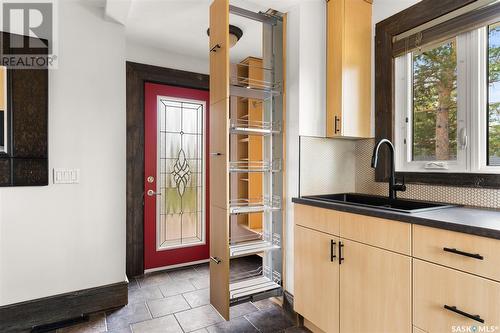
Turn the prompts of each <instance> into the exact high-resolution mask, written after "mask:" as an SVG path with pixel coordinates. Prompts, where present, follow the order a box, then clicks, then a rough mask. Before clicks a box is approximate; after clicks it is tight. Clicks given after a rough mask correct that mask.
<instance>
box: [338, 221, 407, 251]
mask: <svg viewBox="0 0 500 333" xmlns="http://www.w3.org/2000/svg"><path fill="white" fill-rule="evenodd" d="M340 235H341V236H342V237H344V238H348V239H352V240H355V241H358V242H361V243H365V244H368V245H373V246H377V247H381V248H383V249H387V250H391V251H394V252H398V253H402V254H406V255H411V224H408V223H404V222H399V221H392V220H386V219H381V218H376V217H371V216H364V215H359V214H350V213H343V215H342V219H341V220H340Z"/></svg>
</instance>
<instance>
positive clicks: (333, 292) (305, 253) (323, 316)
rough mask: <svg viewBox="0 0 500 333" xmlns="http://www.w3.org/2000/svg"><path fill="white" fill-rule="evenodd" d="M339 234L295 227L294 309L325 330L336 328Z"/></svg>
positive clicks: (331, 330) (329, 330)
mask: <svg viewBox="0 0 500 333" xmlns="http://www.w3.org/2000/svg"><path fill="white" fill-rule="evenodd" d="M338 242H339V239H338V237H335V236H332V235H328V234H325V233H323V232H319V231H316V230H312V229H308V228H305V227H302V226H299V225H297V226H296V227H295V264H294V265H295V266H294V267H295V274H294V276H295V280H294V283H295V292H294V307H295V311H297V312H298V313H300V314H301V315H302V316H304V317H305V318H307V319H308V320H310V321H311V322H313V323H314V325H315V326H316V327H318V328H319V329H321V330H322V331H324V332H328V333H336V332H338V331H339V326H338V323H339V302H338V300H339V268H340V266H339V264H338V258H337V257H336V253H335V252H336V251H337V246H336V245H337V244H338Z"/></svg>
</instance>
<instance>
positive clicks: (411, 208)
mask: <svg viewBox="0 0 500 333" xmlns="http://www.w3.org/2000/svg"><path fill="white" fill-rule="evenodd" d="M304 198H307V199H314V200H319V201H325V202H338V203H344V204H349V205H354V206H362V207H371V208H377V209H385V210H390V211H396V212H403V213H421V212H426V211H430V210H436V209H443V208H450V207H456V206H454V205H448V204H442V203H435V202H425V201H417V200H406V199H395V200H389V198H388V197H382V196H375V195H366V194H357V193H339V194H325V195H312V196H305V197H304Z"/></svg>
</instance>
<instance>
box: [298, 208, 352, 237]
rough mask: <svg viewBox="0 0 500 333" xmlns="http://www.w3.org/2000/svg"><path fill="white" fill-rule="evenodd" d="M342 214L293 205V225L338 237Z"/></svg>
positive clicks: (329, 210)
mask: <svg viewBox="0 0 500 333" xmlns="http://www.w3.org/2000/svg"><path fill="white" fill-rule="evenodd" d="M342 214H343V213H341V212H337V211H335V210H331V209H324V208H317V207H311V206H305V205H295V216H294V219H295V224H298V225H301V226H303V227H307V228H312V229H315V230H318V231H322V232H325V233H327V234H331V235H337V236H338V235H339V230H340V229H339V228H340V218H341V216H342Z"/></svg>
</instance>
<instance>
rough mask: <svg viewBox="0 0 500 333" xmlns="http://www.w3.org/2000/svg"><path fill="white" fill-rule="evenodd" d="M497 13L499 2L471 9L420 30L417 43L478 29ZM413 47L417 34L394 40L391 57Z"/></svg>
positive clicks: (431, 41)
mask: <svg viewBox="0 0 500 333" xmlns="http://www.w3.org/2000/svg"><path fill="white" fill-rule="evenodd" d="M499 13H500V3H496V4H493V5H490V6H487V7H482V8H479V9H477V10H472V11H470V12H468V13H466V14H463V15H460V16H458V17H455V18H452V19H450V20H447V21H445V22H443V23H441V24H438V25H435V26H433V27H430V28H428V29H425V30H423V31H421V35H420V36H418V38H419V41H418V45H425V44H428V43H434V42H439V41H444V40H446V39H447V38H449V37H450V36H456V35H458V34H460V33H463V32H465V31H470V30H472V29H478V28H480V27H481V26H484V25H486V24H489V23H491V22H492V21H496V20H498V16H499V15H500V14H499ZM415 48H417V34H413V35H411V36H408V37H407V38H404V39H401V40H399V41H397V42H396V41H395V42H394V45H393V50H392V52H393V57H397V56H399V55H402V54H404V53H406V52H408V51H411V50H413V49H415Z"/></svg>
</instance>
